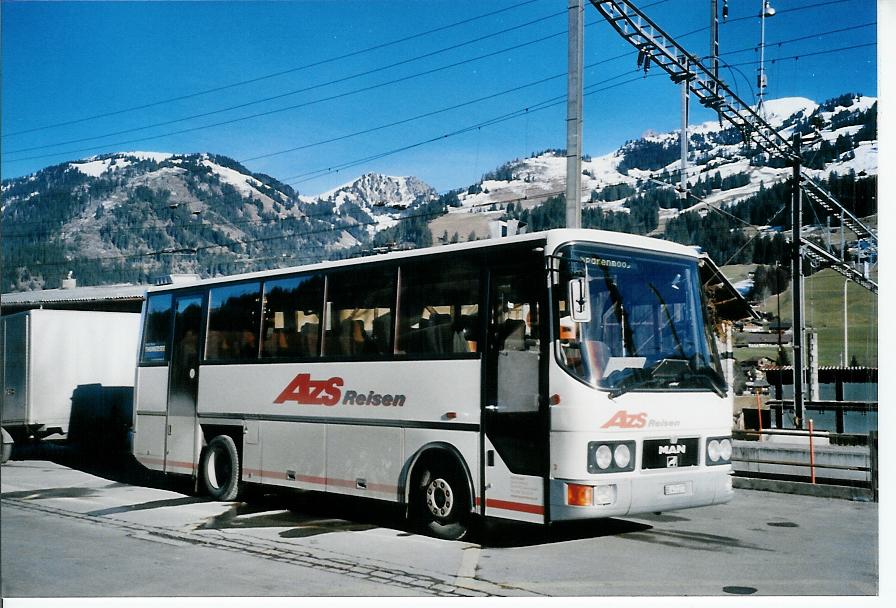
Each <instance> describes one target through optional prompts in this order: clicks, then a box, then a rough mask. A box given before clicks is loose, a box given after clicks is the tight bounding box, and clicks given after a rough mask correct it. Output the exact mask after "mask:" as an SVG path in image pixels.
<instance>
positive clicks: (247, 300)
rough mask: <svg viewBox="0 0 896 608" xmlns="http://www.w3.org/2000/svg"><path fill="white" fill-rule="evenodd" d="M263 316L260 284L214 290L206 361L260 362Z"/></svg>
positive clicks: (210, 296) (210, 293)
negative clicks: (259, 345)
mask: <svg viewBox="0 0 896 608" xmlns="http://www.w3.org/2000/svg"><path fill="white" fill-rule="evenodd" d="M260 314H261V283H258V282H254V283H237V284H236V285H223V286H221V287H215V288H213V289H211V290H210V291H209V321H208V338H207V340H206V342H207V343H206V347H205V358H206V360H209V361H240V360H250V359H257V358H258V329H259V315H260Z"/></svg>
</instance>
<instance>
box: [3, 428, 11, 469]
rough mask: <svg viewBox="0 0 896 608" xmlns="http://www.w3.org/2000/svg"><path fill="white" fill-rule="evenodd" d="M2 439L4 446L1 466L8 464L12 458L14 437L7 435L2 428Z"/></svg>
mask: <svg viewBox="0 0 896 608" xmlns="http://www.w3.org/2000/svg"><path fill="white" fill-rule="evenodd" d="M0 438H2V444H0V464H6V463H7V461H9V459H10V457H11V456H12V444H13V439H12V435H10V434H9V433H7V432H6V429H4V428H0Z"/></svg>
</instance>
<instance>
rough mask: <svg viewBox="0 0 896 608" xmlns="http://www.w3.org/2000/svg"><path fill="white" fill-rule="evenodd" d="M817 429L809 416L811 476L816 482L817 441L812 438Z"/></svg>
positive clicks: (813, 481)
mask: <svg viewBox="0 0 896 608" xmlns="http://www.w3.org/2000/svg"><path fill="white" fill-rule="evenodd" d="M813 431H815V425H814V424H813V422H812V419H811V418H809V476H810V478H811V480H812V483H813V484H814V483H815V442H814V441H813V438H812V433H813Z"/></svg>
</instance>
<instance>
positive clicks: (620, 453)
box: [613, 443, 632, 469]
mask: <svg viewBox="0 0 896 608" xmlns="http://www.w3.org/2000/svg"><path fill="white" fill-rule="evenodd" d="M613 460H614V461H615V462H616V466H617V467H619V468H620V469H625V468H628V463H630V462H631V461H632V451H631V450H630V449H629V447H628V446H627V445H626V444H624V443H620V444H619V445H617V446H616V449H615V450H613Z"/></svg>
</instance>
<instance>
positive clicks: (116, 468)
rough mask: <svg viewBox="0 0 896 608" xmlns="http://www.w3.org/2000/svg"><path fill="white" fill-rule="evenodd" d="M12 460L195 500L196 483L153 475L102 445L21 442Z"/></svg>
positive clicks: (121, 454)
mask: <svg viewBox="0 0 896 608" xmlns="http://www.w3.org/2000/svg"><path fill="white" fill-rule="evenodd" d="M10 460H47V461H50V462H54V463H56V464H59V465H62V466H64V467H68V468H70V469H74V470H76V471H81V472H83V473H87V474H89V475H94V476H95V477H100V478H102V479H106V480H108V481H112V482H115V483H120V484H126V485H131V486H142V487H146V488H153V489H156V490H168V491H171V492H177V493H180V494H188V495H191V496H195V495H196V492H195V491H194V484H193V481H192V480H191V479H189V478H187V479H183V478H179V477H175V476H170V475H167V476H166V475H165V474H164V473H161V472H159V471H151V470H150V469H147V468H146V467H144V466H143V465H141V464H140V463H139V462H137V460H136V459H135V458H134V457H133V456H132V455H131V454H130V453H129V452H121V451H118V450H110V449H107V448H106V447H105V446H104V444H103V443H102V442H91V443H83V442H78V443H73V442H70V441H67V440H51V439H46V440H43V441H33V442H17V443H15V444H13V449H12V455H11V458H10Z"/></svg>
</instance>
